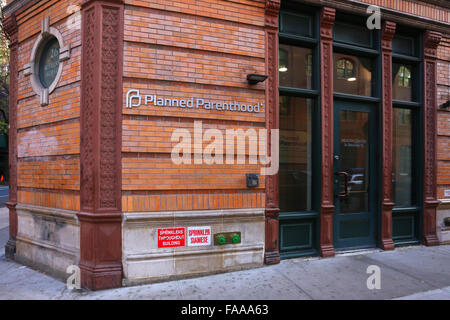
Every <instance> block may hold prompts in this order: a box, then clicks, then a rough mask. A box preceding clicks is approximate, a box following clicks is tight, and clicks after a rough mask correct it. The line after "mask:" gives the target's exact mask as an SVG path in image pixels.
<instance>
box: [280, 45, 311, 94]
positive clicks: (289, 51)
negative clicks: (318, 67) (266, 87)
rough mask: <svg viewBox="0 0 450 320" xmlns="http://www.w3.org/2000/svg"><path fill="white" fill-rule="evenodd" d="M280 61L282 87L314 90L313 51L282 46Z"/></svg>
mask: <svg viewBox="0 0 450 320" xmlns="http://www.w3.org/2000/svg"><path fill="white" fill-rule="evenodd" d="M278 60H279V61H278V71H279V81H280V86H282V87H291V88H304V89H312V62H313V61H312V49H309V48H301V47H295V46H291V45H287V44H280V49H279V52H278Z"/></svg>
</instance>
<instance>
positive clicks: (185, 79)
mask: <svg viewBox="0 0 450 320" xmlns="http://www.w3.org/2000/svg"><path fill="white" fill-rule="evenodd" d="M369 5H377V6H379V7H378V9H379V11H378V9H377V8H374V7H372V8H371V9H369V11H368V7H369ZM3 12H4V15H5V18H4V20H3V26H4V29H5V31H6V33H7V34H8V36H9V39H10V48H11V62H10V65H11V67H10V68H11V69H10V70H11V87H10V135H9V136H10V141H9V147H10V201H9V203H8V208H9V209H10V240H9V241H8V244H7V246H6V253H7V257H8V258H11V259H15V260H16V261H19V262H21V263H24V264H27V265H31V266H34V267H36V268H39V269H43V270H46V271H49V272H51V273H52V274H54V275H55V276H59V277H62V278H66V277H67V273H66V270H67V267H68V266H70V265H77V266H79V268H80V270H81V282H82V285H83V286H84V287H88V288H92V289H102V288H110V287H118V286H121V285H130V284H138V283H144V282H152V281H161V280H164V279H172V278H179V277H185V276H191V275H200V274H207V273H214V272H221V271H229V270H237V269H241V268H249V267H255V266H260V265H262V264H263V263H267V264H272V263H278V262H279V261H280V259H283V258H289V257H298V256H305V255H321V256H323V257H330V256H333V255H334V254H335V252H339V251H342V250H349V249H361V248H368V247H380V248H382V249H384V250H393V249H394V248H395V246H400V245H406V244H420V243H422V244H425V245H427V246H428V245H438V244H439V242H440V241H441V242H445V241H448V240H449V235H448V233H449V231H448V230H446V228H445V226H444V224H443V219H444V217H446V216H449V215H450V207H449V203H450V152H449V148H450V146H449V143H450V113H449V112H450V107H449V100H450V4H449V3H448V2H447V1H443V0H426V1H425V0H422V1H419V0H396V1H377V0H372V1H369V0H367V1H354V0H321V1H318V0H297V1H281V3H280V1H279V0H203V1H200V0H173V1H168V0H142V1H135V0H125V1H123V0H98V1H97V0H86V1H77V0H74V1H67V0H50V1H44V0H10V1H9V2H8V3H7V5H6V7H4V9H3ZM378 12H379V13H380V16H378V15H377V13H378ZM378 17H380V21H379V24H378V20H377V18H378ZM368 18H369V20H370V23H368ZM369 27H370V28H369ZM264 76H267V78H265V77H264ZM264 129H267V130H268V132H269V135H268V136H267V139H263V138H265V137H266V136H265V135H264V134H265V132H266V131H265V130H264ZM233 130H234V131H233ZM239 130H240V131H239ZM229 133H234V134H235V136H232V139H231V141H232V143H231V145H227V142H228V140H226V138H227V137H228V136H227V135H228V134H229ZM213 137H214V139H213ZM223 137H225V138H223ZM235 138H236V141H239V139H240V138H244V140H242V139H241V144H239V142H237V147H236V149H235V140H234V139H235ZM246 138H248V140H245V139H246ZM221 139H223V140H221ZM246 141H247V142H246ZM192 142H193V144H194V146H192ZM278 145H279V148H277V146H278ZM230 146H231V149H228V147H230ZM177 148H178V149H177ZM252 148H253V149H252ZM255 148H256V149H255ZM266 149H267V150H270V151H269V152H268V153H269V155H270V160H271V162H270V164H269V165H267V162H264V161H263V160H267V159H266V157H264V155H267V154H265V153H264V152H262V151H264V150H266ZM174 150H178V151H176V152H174ZM180 150H183V152H181V151H180ZM230 150H232V151H233V152H232V155H231V156H230V157H226V156H228V155H229V152H228V151H230ZM255 150H257V152H258V155H257V156H255V154H254V153H253V152H254V151H255ZM235 151H236V154H235ZM181 154H182V155H183V158H180V155H181ZM205 154H207V155H209V156H211V157H212V160H211V157H210V158H208V157H206V156H205ZM261 154H262V155H263V156H261ZM240 160H242V161H240ZM278 164H279V165H278ZM269 166H271V167H275V168H276V169H278V168H279V170H275V171H274V172H268V171H264V170H263V168H267V167H269ZM271 173H273V174H271ZM256 178H258V181H256V180H255V179H256ZM255 181H256V183H255Z"/></svg>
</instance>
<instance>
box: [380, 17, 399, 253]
mask: <svg viewBox="0 0 450 320" xmlns="http://www.w3.org/2000/svg"><path fill="white" fill-rule="evenodd" d="M395 29H396V24H395V23H393V22H390V21H385V22H384V23H383V28H382V30H381V56H382V112H381V114H382V138H381V140H382V146H383V147H382V148H383V153H382V172H383V176H382V179H383V181H382V195H383V199H382V204H381V206H382V208H381V248H382V249H383V250H394V242H393V241H392V208H393V207H394V203H393V202H392V38H393V37H394V34H395Z"/></svg>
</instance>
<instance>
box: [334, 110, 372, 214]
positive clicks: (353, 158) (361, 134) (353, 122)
mask: <svg viewBox="0 0 450 320" xmlns="http://www.w3.org/2000/svg"><path fill="white" fill-rule="evenodd" d="M368 138H369V114H368V113H367V112H358V111H350V110H341V111H340V139H341V144H340V147H341V161H340V170H341V171H344V172H346V173H348V181H349V182H348V191H349V195H348V197H345V198H342V199H341V213H357V212H367V211H368V210H369V208H368V193H367V191H368V186H369V142H368ZM340 179H341V181H342V184H341V186H340V190H339V191H340V192H344V178H340Z"/></svg>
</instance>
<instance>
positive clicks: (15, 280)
mask: <svg viewBox="0 0 450 320" xmlns="http://www.w3.org/2000/svg"><path fill="white" fill-rule="evenodd" d="M369 265H377V266H379V267H380V269H381V289H380V290H377V289H374V290H369V289H367V285H366V282H367V278H368V277H369V274H367V273H366V270H367V267H368V266H369ZM0 275H1V276H0V299H177V300H180V299H194V300H200V299H201V300H205V299H219V300H222V299H231V300H233V299H237V300H249V299H256V300H261V299H393V298H399V297H403V298H402V299H450V288H447V287H449V286H450V246H448V245H447V246H438V247H422V246H415V247H404V248H397V249H396V250H395V251H379V250H373V251H372V252H359V253H353V254H341V255H338V256H336V257H335V258H329V259H321V258H309V259H301V258H300V259H290V260H283V261H282V262H281V263H280V264H279V265H273V266H264V267H261V268H257V269H252V270H246V271H238V272H231V273H225V274H218V275H212V276H207V277H201V278H193V279H186V280H178V281H171V282H164V283H157V284H150V285H142V286H135V287H126V288H119V289H112V290H104V291H97V292H90V291H84V290H83V291H81V292H74V291H71V290H69V289H67V288H66V286H65V283H63V282H61V281H59V280H56V279H53V278H51V277H49V276H47V275H45V274H42V273H40V272H37V271H34V270H31V269H30V268H28V267H24V266H21V265H19V264H17V263H15V262H10V261H6V260H5V257H4V255H3V256H1V257H0Z"/></svg>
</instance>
